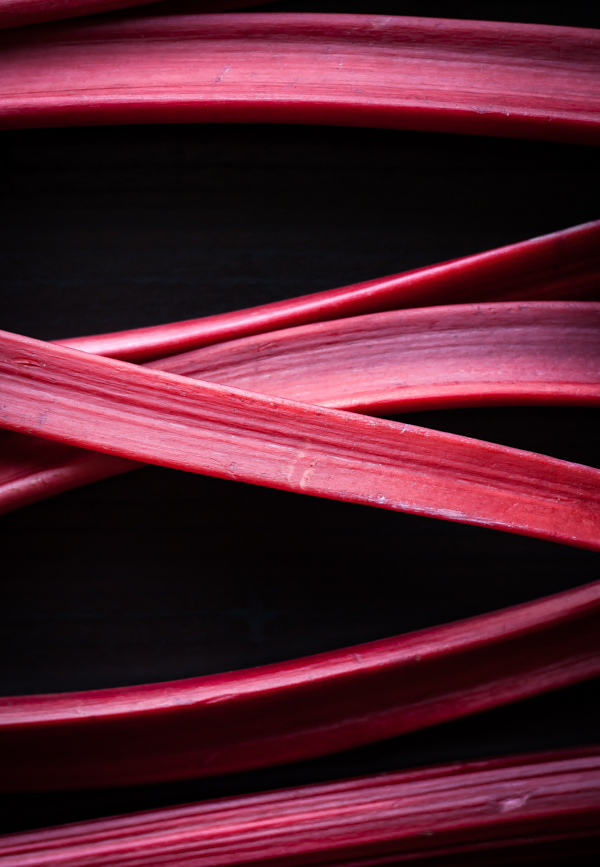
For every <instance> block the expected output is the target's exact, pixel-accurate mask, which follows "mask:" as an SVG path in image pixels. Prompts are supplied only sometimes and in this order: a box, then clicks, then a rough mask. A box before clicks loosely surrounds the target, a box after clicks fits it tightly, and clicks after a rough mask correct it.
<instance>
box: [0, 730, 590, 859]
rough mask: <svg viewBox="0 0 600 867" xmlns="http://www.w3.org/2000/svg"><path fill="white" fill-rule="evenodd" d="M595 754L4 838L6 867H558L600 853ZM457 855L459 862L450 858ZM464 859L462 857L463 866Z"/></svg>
mask: <svg viewBox="0 0 600 867" xmlns="http://www.w3.org/2000/svg"><path fill="white" fill-rule="evenodd" d="M599 829H600V748H599V747H588V748H585V749H579V750H557V751H553V752H547V753H537V754H536V753H534V754H529V755H521V756H510V757H503V758H496V759H488V760H483V761H472V762H461V763H455V764H449V765H441V766H437V767H435V766H434V767H429V768H423V769H418V770H410V771H401V772H396V773H388V774H378V775H375V776H370V777H362V778H357V779H352V780H344V781H342V782H333V783H326V784H321V785H311V786H300V787H296V788H289V789H282V790H280V791H275V792H267V793H260V794H253V795H246V796H242V797H239V796H238V797H231V798H223V799H219V800H215V801H207V802H204V803H199V804H191V805H186V806H183V807H179V806H178V807H171V808H167V809H159V810H150V811H147V812H144V813H135V814H132V815H126V816H118V817H114V818H109V819H97V820H94V821H89V822H80V823H77V824H72V825H65V826H63V827H58V828H47V829H43V830H39V831H31V832H27V833H21V834H15V835H12V836H7V837H3V838H0V864H1V865H2V867H30V865H33V864H35V865H36V867H88V865H90V864H94V865H111V867H128V865H135V867H158V865H164V864H169V865H172V867H184V865H185V867H189V865H192V864H193V865H197V867H226V865H267V864H277V865H278V867H301V865H314V864H340V865H378V864H389V863H390V862H393V863H394V864H403V863H405V862H410V863H411V864H412V863H414V861H415V860H418V862H419V863H425V864H428V865H429V864H447V863H459V862H460V863H468V864H502V863H515V859H516V860H517V861H518V862H519V863H521V860H523V861H527V862H528V863H529V861H530V859H533V860H535V861H536V862H537V860H538V859H540V858H543V857H544V856H552V860H553V861H554V860H555V859H556V857H558V856H560V855H561V854H562V855H563V856H565V863H568V862H569V859H571V858H573V857H574V856H575V855H578V854H590V853H597V852H598V850H599V849H600V830H599ZM457 859H458V860H457ZM462 859H466V860H464V861H463V860H462Z"/></svg>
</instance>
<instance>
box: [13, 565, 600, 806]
mask: <svg viewBox="0 0 600 867" xmlns="http://www.w3.org/2000/svg"><path fill="white" fill-rule="evenodd" d="M599 628H600V582H596V583H594V584H591V585H589V586H587V587H580V588H577V589H576V590H569V591H567V592H563V593H559V594H557V595H556V596H550V597H548V598H546V599H541V600H536V601H535V602H529V603H526V604H523V605H518V606H515V607H512V608H507V609H504V610H502V611H495V612H493V613H492V614H485V615H480V616H478V617H473V618H470V619H469V620H463V621H460V622H456V623H450V624H446V625H444V626H436V627H433V628H430V629H424V630H421V631H419V632H413V633H410V634H407V635H401V636H398V637H395V638H389V639H385V640H383V641H375V642H371V643H369V644H363V645H358V646H355V647H349V648H345V649H343V650H337V651H334V652H330V653H322V654H319V655H316V656H310V657H306V658H304V659H295V660H292V661H290V662H283V663H277V664H274V665H266V666H262V667H260V668H255V669H248V670H246V671H234V672H229V673H227V674H219V675H211V676H208V677H199V678H194V679H189V680H181V681H173V682H171V683H155V684H149V685H147V686H138V687H125V688H121V689H109V690H97V691H92V692H79V693H67V694H62V695H61V694H59V695H29V696H14V697H11V698H1V699H0V753H1V759H2V775H0V787H1V788H3V789H4V790H5V791H29V790H44V789H47V790H50V789H68V788H88V787H97V786H115V785H128V784H138V783H150V782H157V781H161V780H177V779H186V778H191V777H200V776H210V775H212V774H220V773H227V772H232V771H240V770H244V769H249V768H257V767H264V766H267V765H276V764H281V763H284V762H291V761H297V760H299V759H306V758H310V757H314V756H321V755H325V754H327V753H331V752H336V751H338V750H344V749H349V748H351V747H356V746H360V745H361V744H367V743H371V742H373V741H377V740H381V739H383V738H389V737H393V736H395V735H399V734H402V733H405V732H410V731H415V730H417V729H419V728H423V727H425V726H431V725H435V724H437V723H441V722H444V721H447V720H451V719H456V718H459V717H461V716H466V715H469V714H472V713H476V712H478V711H483V710H487V709H490V708H494V707H499V706H501V705H503V704H507V703H509V702H513V701H517V700H519V699H523V698H526V697H528V696H533V695H537V694H539V693H542V692H546V691H548V690H552V689H557V688H559V687H561V686H566V685H567V684H573V683H576V682H578V681H581V680H584V679H586V678H590V677H594V676H596V675H598V674H600V655H599V654H598V629H599Z"/></svg>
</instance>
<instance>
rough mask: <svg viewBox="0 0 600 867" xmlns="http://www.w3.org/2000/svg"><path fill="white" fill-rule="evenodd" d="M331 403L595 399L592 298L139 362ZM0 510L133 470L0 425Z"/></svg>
mask: <svg viewBox="0 0 600 867" xmlns="http://www.w3.org/2000/svg"><path fill="white" fill-rule="evenodd" d="M150 366H152V367H155V368H157V369H161V370H166V371H169V372H170V373H176V374H179V375H183V376H190V377H193V378H195V379H202V380H206V381H211V382H219V383H221V384H223V385H232V386H235V387H237V388H243V389H246V390H248V391H254V392H260V393H262V394H271V395H276V396H278V397H284V398H288V399H292V400H301V401H305V402H307V403H315V404H319V405H321V406H328V407H332V408H337V409H347V410H353V411H361V412H365V413H368V414H375V415H376V414H386V413H388V414H389V413H393V412H402V411H410V410H415V409H431V408H432V407H444V406H466V405H478V406H481V405H486V404H516V403H526V404H535V403H538V404H539V403H541V404H550V403H555V404H557V403H558V404H583V405H588V406H589V405H598V404H600V304H598V303H591V302H583V303H569V302H521V303H518V304H510V303H504V304H502V303H501V304H486V305H483V304H481V305H456V306H454V307H431V308H423V309H417V310H407V311H392V312H388V313H376V314H371V315H367V316H357V317H353V318H349V319H342V320H337V321H333V322H325V323H318V324H316V325H305V326H300V327H298V328H290V329H285V330H282V331H276V332H271V333H270V334H269V336H268V337H266V336H264V335H258V336H255V337H247V338H244V339H241V340H235V341H231V342H228V343H223V344H220V345H218V346H210V347H206V348H204V349H200V350H196V351H194V352H191V353H184V354H183V355H177V356H174V357H173V358H171V359H168V358H167V359H161V360H159V361H155V362H152V364H151V365H150ZM0 443H1V444H2V450H1V454H0V513H3V512H8V511H11V510H13V509H16V508H20V507H21V506H24V505H27V504H29V503H32V502H35V501H36V500H40V499H44V498H46V497H50V496H53V495H54V494H57V493H61V492H63V491H66V490H69V489H71V488H74V487H77V486H78V485H82V484H87V483H89V482H91V481H97V480H98V479H100V478H107V477H109V476H111V475H114V474H117V473H119V472H126V471H127V470H129V469H135V468H137V467H138V466H139V464H137V463H134V462H128V461H126V460H124V459H122V458H115V457H112V456H109V455H103V454H98V453H97V452H90V451H87V450H85V449H78V448H76V447H74V446H65V445H62V444H59V443H55V442H51V441H49V440H43V439H40V438H38V437H35V438H34V437H30V436H24V435H22V434H16V433H12V432H8V431H2V432H0Z"/></svg>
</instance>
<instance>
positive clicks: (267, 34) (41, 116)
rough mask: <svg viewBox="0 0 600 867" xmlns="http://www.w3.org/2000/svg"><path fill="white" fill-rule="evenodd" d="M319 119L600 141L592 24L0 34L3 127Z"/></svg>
mask: <svg viewBox="0 0 600 867" xmlns="http://www.w3.org/2000/svg"><path fill="white" fill-rule="evenodd" d="M198 121H212V122H224V121H226V122H237V123H239V122H268V123H317V124H341V125H352V126H372V127H390V128H401V129H419V130H432V131H442V132H455V133H473V134H478V135H482V134H483V135H500V136H517V137H526V138H534V139H547V140H556V141H566V142H575V143H582V144H598V143H600V32H598V31H596V30H586V29H578V28H570V27H552V26H546V25H537V24H505V23H496V22H485V21H483V22H481V21H452V20H444V19H427V18H401V17H384V16H374V15H373V16H372V15H334V14H297V13H289V14H276V13H231V14H227V15H181V16H172V17H168V16H166V17H165V16H157V17H156V18H152V17H140V18H129V19H126V20H113V21H99V20H90V21H87V22H85V23H78V22H75V23H70V22H69V23H63V24H60V25H54V26H53V27H50V28H38V29H37V30H36V31H35V32H32V31H29V30H27V29H25V28H23V29H21V30H14V31H11V32H10V33H7V34H5V35H4V37H3V45H2V52H1V54H0V124H1V125H2V126H6V127H27V126H34V127H37V126H55V125H63V124H91V123H157V122H171V123H173V122H178V123H179V122H198Z"/></svg>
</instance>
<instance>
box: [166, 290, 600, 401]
mask: <svg viewBox="0 0 600 867" xmlns="http://www.w3.org/2000/svg"><path fill="white" fill-rule="evenodd" d="M149 366H151V367H155V368H157V369H160V370H166V371H169V372H171V373H177V374H179V375H183V376H190V377H193V378H194V379H203V380H207V381H209V382H219V383H221V384H222V385H231V386H234V387H235V388H243V389H246V390H247V391H256V392H260V393H261V394H271V395H276V396H278V397H284V398H287V399H289V400H299V401H303V402H305V403H315V404H318V405H319V406H327V407H332V408H335V409H346V410H352V411H354V412H365V413H369V414H373V415H385V414H392V413H397V412H409V411H412V410H426V409H439V408H445V407H452V406H471V405H476V406H486V405H494V404H495V405H498V404H510V405H515V404H562V405H568V404H579V405H585V406H594V405H595V406H598V405H600V303H593V302H587V303H586V302H580V303H569V302H539V301H538V302H519V303H512V304H511V303H500V304H469V305H466V304H465V305H456V306H452V307H425V308H420V309H416V310H398V311H392V312H388V313H374V314H370V315H366V316H355V317H352V318H350V319H340V320H337V321H333V322H323V323H317V324H314V325H304V326H300V327H298V328H288V329H284V330H282V331H275V332H271V333H270V334H268V335H263V334H260V335H257V336H255V337H247V338H245V339H242V340H235V341H231V342H229V343H221V344H219V345H217V346H209V347H206V348H204V349H199V350H196V351H195V352H189V353H185V354H183V355H176V356H174V357H173V358H170V359H167V358H165V359H161V360H160V361H155V362H151V363H150V365H149Z"/></svg>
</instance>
